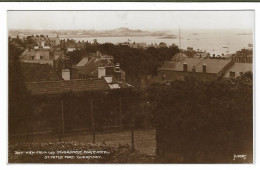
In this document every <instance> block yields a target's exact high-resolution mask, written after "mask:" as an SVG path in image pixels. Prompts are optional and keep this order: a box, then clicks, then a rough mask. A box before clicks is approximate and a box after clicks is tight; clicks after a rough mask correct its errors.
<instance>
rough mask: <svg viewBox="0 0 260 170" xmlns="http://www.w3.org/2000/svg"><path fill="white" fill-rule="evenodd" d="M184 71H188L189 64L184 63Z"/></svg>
mask: <svg viewBox="0 0 260 170" xmlns="http://www.w3.org/2000/svg"><path fill="white" fill-rule="evenodd" d="M183 71H188V64H187V63H183Z"/></svg>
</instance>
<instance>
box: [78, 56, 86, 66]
mask: <svg viewBox="0 0 260 170" xmlns="http://www.w3.org/2000/svg"><path fill="white" fill-rule="evenodd" d="M87 63H88V57H84V58H83V59H82V60H80V62H79V63H78V64H77V65H76V66H78V67H82V66H84V65H86V64H87Z"/></svg>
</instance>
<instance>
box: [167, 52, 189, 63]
mask: <svg viewBox="0 0 260 170" xmlns="http://www.w3.org/2000/svg"><path fill="white" fill-rule="evenodd" d="M185 58H188V56H187V55H186V54H184V53H183V52H180V53H177V54H175V55H174V56H173V57H172V59H171V61H182V60H184V59H185Z"/></svg>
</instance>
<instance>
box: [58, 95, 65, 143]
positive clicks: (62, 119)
mask: <svg viewBox="0 0 260 170" xmlns="http://www.w3.org/2000/svg"><path fill="white" fill-rule="evenodd" d="M61 130H62V135H64V108H63V99H61ZM59 142H61V135H59Z"/></svg>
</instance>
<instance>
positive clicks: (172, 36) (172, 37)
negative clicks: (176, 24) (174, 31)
mask: <svg viewBox="0 0 260 170" xmlns="http://www.w3.org/2000/svg"><path fill="white" fill-rule="evenodd" d="M160 39H176V36H175V35H167V36H163V37H160Z"/></svg>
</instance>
